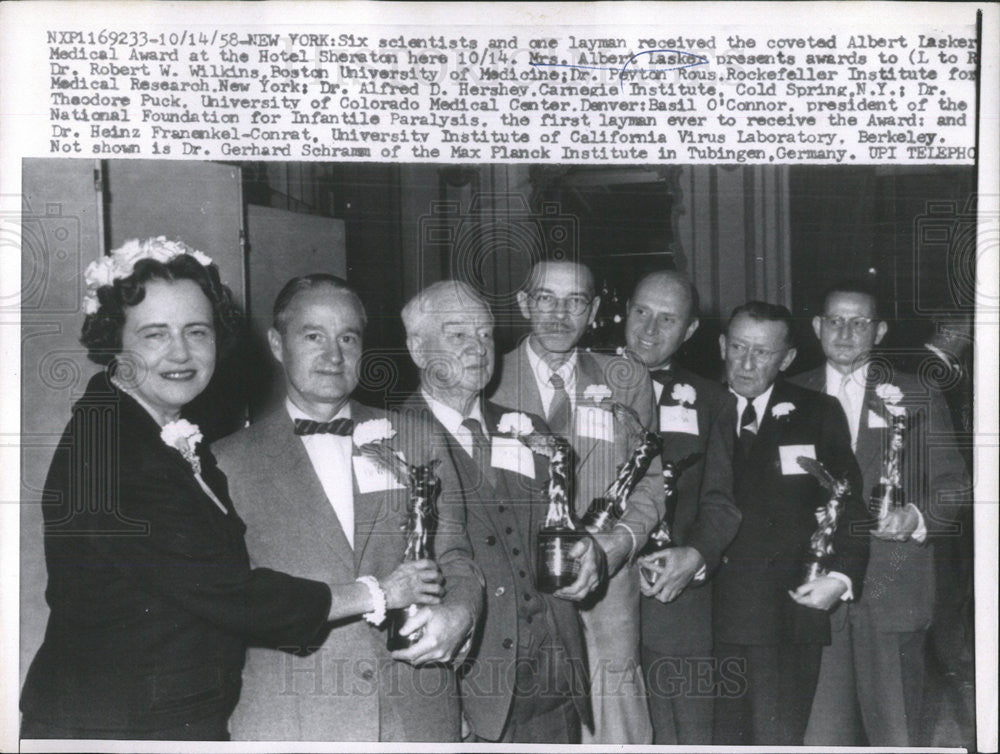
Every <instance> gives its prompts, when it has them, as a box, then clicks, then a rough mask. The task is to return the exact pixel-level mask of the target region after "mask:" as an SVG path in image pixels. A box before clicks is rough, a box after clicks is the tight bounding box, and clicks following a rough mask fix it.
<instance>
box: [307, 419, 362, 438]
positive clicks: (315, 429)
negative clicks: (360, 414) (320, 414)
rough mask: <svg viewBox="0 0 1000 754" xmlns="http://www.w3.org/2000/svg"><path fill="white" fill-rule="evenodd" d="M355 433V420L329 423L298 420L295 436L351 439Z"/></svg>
mask: <svg viewBox="0 0 1000 754" xmlns="http://www.w3.org/2000/svg"><path fill="white" fill-rule="evenodd" d="M352 432H354V420H353V419H334V420H333V421H328V422H316V421H313V420H312V419H296V420H295V434H297V435H340V436H341V437H349V436H350V435H351V433H352Z"/></svg>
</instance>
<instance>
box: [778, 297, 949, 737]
mask: <svg viewBox="0 0 1000 754" xmlns="http://www.w3.org/2000/svg"><path fill="white" fill-rule="evenodd" d="M812 324H813V330H814V331H815V333H816V337H817V338H819V341H820V343H821V345H822V347H823V353H824V354H825V355H826V364H825V365H824V366H821V367H819V368H817V369H814V370H812V371H810V372H806V373H805V374H802V375H800V376H799V377H798V378H796V382H798V383H799V384H801V385H803V386H805V387H808V388H811V389H814V390H819V391H822V392H825V393H827V394H828V395H830V396H833V397H834V398H836V399H837V400H838V401H839V403H840V405H841V407H842V408H843V412H844V415H845V416H846V417H847V423H848V425H849V427H850V431H851V443H852V447H853V448H854V453H855V456H856V457H857V461H858V465H859V466H860V467H861V471H862V473H863V475H864V482H863V485H864V486H863V487H862V492H863V493H864V494H865V495H866V496H867V495H868V494H869V493H870V492H871V490H872V488H873V487H874V486H875V485H876V484H878V483H879V481H880V479H881V473H882V465H883V456H884V453H885V452H886V451H887V448H888V445H889V438H890V435H891V429H890V425H891V417H890V416H889V415H888V413H887V410H886V408H885V406H884V405H883V403H882V400H881V399H880V398H879V397H878V396H877V394H876V388H877V387H878V386H879V385H880V384H881V383H887V384H891V385H894V386H895V387H897V388H899V390H900V391H901V393H902V396H903V398H902V401H901V405H902V406H903V407H904V408H905V409H906V414H907V428H906V430H905V433H904V436H903V439H904V446H903V455H902V463H903V469H902V475H901V479H902V482H903V493H904V501H905V503H906V504H905V505H904V506H902V507H900V508H897V509H893V510H890V511H889V513H888V514H887V515H885V516H884V517H883V518H881V519H880V520H879V521H878V525H877V528H875V529H874V530H873V531H872V533H871V559H870V561H869V563H868V571H867V573H866V575H865V582H864V590H863V595H864V596H863V597H861V599H860V600H858V601H856V602H855V603H853V604H846V605H841V606H839V607H838V608H837V609H836V610H835V611H834V613H833V616H832V624H833V641H832V644H831V645H830V646H829V647H827V648H826V649H825V650H824V653H823V663H822V669H821V672H820V680H819V686H818V689H817V692H816V699H815V701H814V705H813V712H812V716H811V718H810V722H809V730H808V735H807V738H806V743H807V744H812V745H820V746H822V745H833V744H842V745H866V744H867V745H870V746H886V747H894V748H895V747H904V746H917V745H920V742H919V741H918V735H919V731H920V707H921V701H922V690H923V689H922V687H923V679H924V642H925V638H926V631H927V627H928V625H929V624H930V622H931V618H932V614H933V607H934V549H935V544H934V540H935V539H936V540H938V542H942V541H945V539H946V537H948V536H949V535H950V534H953V535H954V536H957V535H958V531H957V530H956V531H952V529H954V527H952V526H950V524H951V523H952V522H954V520H955V518H956V517H957V515H958V511H959V510H960V508H961V506H960V505H956V503H958V502H959V501H960V500H961V499H962V497H963V496H962V494H961V493H965V494H966V495H967V494H968V493H967V490H968V489H969V482H968V478H967V476H966V473H965V466H964V463H963V460H962V457H961V455H960V454H959V453H958V451H957V450H956V448H955V447H954V445H953V444H952V443H951V442H950V441H949V440H950V435H951V421H950V418H949V414H948V408H947V405H946V404H945V402H944V401H943V400H942V398H941V396H940V395H939V394H938V393H936V392H934V391H933V390H930V389H929V388H928V386H927V385H925V384H922V382H920V381H919V380H918V379H917V378H916V376H914V375H910V374H906V373H902V372H895V373H893V372H892V371H891V368H890V367H888V365H887V363H886V362H884V361H883V363H882V364H873V360H872V351H873V349H874V348H875V346H877V345H878V344H879V343H881V342H882V339H883V338H884V337H885V335H886V332H887V331H888V329H889V327H888V324H887V323H886V322H885V321H884V320H883V319H882V318H881V317H879V314H878V306H877V301H876V298H875V294H874V292H873V291H872V290H871V289H870V288H868V287H867V286H866V285H864V284H863V283H860V282H853V281H848V282H844V283H841V284H838V285H836V286H834V287H832V288H830V289H829V290H828V291H827V293H826V295H825V297H824V300H823V314H822V315H820V316H817V317H814V318H813V322H812ZM930 435H934V436H935V437H937V438H939V439H937V440H935V441H933V442H932V441H931V438H930ZM940 438H945V440H946V441H945V442H942V441H941V439H940ZM948 493H951V494H950V498H951V500H950V503H949V501H948V500H945V499H943V498H944V497H946V496H947V495H948ZM955 743H958V742H957V741H956V742H955Z"/></svg>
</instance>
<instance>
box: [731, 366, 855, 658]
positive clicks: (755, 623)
mask: <svg viewBox="0 0 1000 754" xmlns="http://www.w3.org/2000/svg"><path fill="white" fill-rule="evenodd" d="M781 403H789V404H791V405H792V406H793V408H792V410H791V411H789V412H788V413H787V414H785V415H784V416H781V417H776V416H774V414H773V413H772V412H773V409H774V407H775V406H777V405H778V404H781ZM734 412H735V409H734ZM758 421H759V429H758V432H757V437H756V439H755V440H754V441H753V446H752V450H751V453H750V456H749V458H747V459H741V458H740V457H739V456H740V450H739V448H738V447H737V449H736V456H737V458H736V462H735V468H736V474H735V486H734V490H735V497H736V505H737V506H738V507H739V508H740V510H741V512H742V513H743V521H742V523H741V524H740V530H739V533H738V534H737V535H736V538H735V539H734V540H733V542H732V544H731V545H730V546H729V548H728V549H727V550H726V554H725V555H724V556H723V558H722V563H721V564H720V565H719V569H718V571H717V572H716V575H715V583H714V594H713V597H714V601H713V608H714V615H713V619H714V633H715V641H716V642H726V643H728V644H746V645H775V644H783V643H786V642H796V643H815V644H828V643H829V641H830V620H829V616H828V614H827V613H826V612H825V611H822V610H815V609H812V608H807V607H803V606H801V605H798V604H797V603H795V602H794V601H793V600H792V598H791V597H790V596H789V595H788V591H789V590H794V589H796V588H797V587H798V586H799V585H800V584H801V583H802V578H803V574H802V569H803V567H804V564H805V563H806V559H807V556H808V552H809V539H810V537H811V536H812V534H813V532H815V531H816V528H817V523H816V518H815V511H816V509H817V508H818V507H820V506H824V505H826V503H827V501H828V500H829V494H828V493H827V491H826V490H825V489H824V488H823V487H821V486H820V484H819V483H818V482H817V481H816V480H815V479H814V478H813V477H812V476H811V475H809V474H806V473H804V472H803V473H795V474H783V473H782V465H781V460H780V453H781V451H780V448H781V447H782V446H796V445H798V446H811V447H812V448H813V449H814V450H815V455H816V458H817V459H818V460H819V461H820V462H821V463H822V464H823V465H824V466H825V467H826V469H827V470H828V471H829V472H830V473H831V474H832V475H833V476H834V477H839V478H846V480H847V482H848V484H849V485H850V495H849V497H848V498H847V500H846V501H845V503H844V505H843V507H842V510H841V513H840V518H839V524H838V526H837V531H836V534H835V536H834V537H833V548H834V552H833V554H832V555H828V556H827V557H826V558H824V559H823V560H822V561H821V562H822V564H823V565H824V566H825V567H826V568H828V569H829V570H831V571H839V572H840V573H843V574H844V575H846V576H847V577H848V578H850V579H851V583H852V587H853V590H854V595H855V597H856V598H857V597H859V596H860V594H861V588H862V580H863V578H864V574H865V566H866V564H867V562H868V529H869V524H868V519H869V516H868V512H867V510H866V508H865V505H864V503H863V498H862V492H861V490H862V485H861V472H860V471H859V470H858V465H857V463H856V462H855V460H854V454H853V453H852V452H851V440H850V432H849V430H848V428H847V420H846V419H845V417H844V412H843V411H842V410H841V409H840V404H839V403H838V402H837V400H836V399H834V398H830V397H829V396H826V395H822V394H820V393H817V392H816V391H813V390H806V389H805V388H802V387H799V386H798V385H792V384H791V383H788V382H785V381H784V380H781V379H779V380H778V381H777V382H776V383H775V384H774V389H773V391H772V392H771V398H770V400H769V401H768V405H767V408H766V410H765V412H764V414H763V415H762V416H759V417H758ZM734 425H735V422H734ZM786 452H787V451H786ZM793 452H794V453H795V454H797V455H802V454H803V453H802V450H795V451H793ZM796 470H798V469H796Z"/></svg>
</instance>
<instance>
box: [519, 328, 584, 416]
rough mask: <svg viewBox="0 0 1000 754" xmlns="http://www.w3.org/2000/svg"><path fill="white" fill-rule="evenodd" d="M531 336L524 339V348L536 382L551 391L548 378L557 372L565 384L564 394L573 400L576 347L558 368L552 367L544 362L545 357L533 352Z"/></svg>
mask: <svg viewBox="0 0 1000 754" xmlns="http://www.w3.org/2000/svg"><path fill="white" fill-rule="evenodd" d="M531 337H532V336H528V338H527V339H526V340H525V341H524V349H525V350H526V351H527V352H528V365H529V366H530V367H531V373H532V374H533V375H535V380H536V381H537V382H538V384H539V385H540V386H541V387H543V388H545V389H546V390H548V391H552V390H553V387H552V383H550V382H549V379H550V378H551V377H552V375H553V374H558V375H559V376H560V377H562V380H563V383H564V384H565V386H566V394H567V395H568V396H569V398H570V401H571V402H572V400H573V392H574V388H575V387H576V362H577V355H576V349H575V348H574V349H573V350H572V351H571V352H570V354H569V358H568V359H566V361H564V362H563V363H562V364H561V365H560V366H559V368H558V369H552V368H551V367H550V366H549V365H548V364H546V363H545V359H543V358H542V357H541V356H539V355H538V353H536V352H535V349H534V348H532V347H531Z"/></svg>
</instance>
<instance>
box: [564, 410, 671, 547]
mask: <svg viewBox="0 0 1000 754" xmlns="http://www.w3.org/2000/svg"><path fill="white" fill-rule="evenodd" d="M606 402H607V403H611V401H606ZM611 411H612V413H613V414H614V417H615V419H616V420H617V421H619V422H621V423H622V424H623V425H624V426H625V427H626V429H627V430H628V431H629V435H630V436H631V437H637V438H638V444H637V445H636V447H635V449H634V450H633V451H632V455H630V456H629V458H628V460H626V461H625V463H623V464H622V465H621V466H619V467H618V473H617V475H616V476H615V478H614V480H612V482H611V484H609V485H608V487H607V489H606V490H605V491H604V494H603V495H601V496H600V497H598V498H594V500H593V501H592V502H591V503H590V507H589V508H588V509H587V512H586V513H585V514H584V517H583V525H584V526H585V527H586V528H587V530H588V531H590V532H593V533H598V532H605V531H609V530H610V529H611V528H612V527H614V525H615V522H617V521H618V520H619V519H620V518H621V517H622V516H624V515H625V511H626V510H627V508H628V498H629V495H631V494H632V490H634V489H635V486H636V485H637V484H638V483H639V480H640V479H642V477H643V476H644V475H645V474H646V472H647V471H648V470H649V464H651V463H652V462H653V459H654V458H656V456H658V455H659V454H660V449H661V448H662V447H663V444H662V442H661V440H660V436H659V434H657V433H656V432H650V431H648V430H647V429H646V428H645V427H644V426H643V425H642V421H641V420H640V419H639V415H638V414H637V413H636V412H635V411H634V410H633V409H631V408H629V407H628V406H624V405H622V404H621V403H611Z"/></svg>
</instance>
